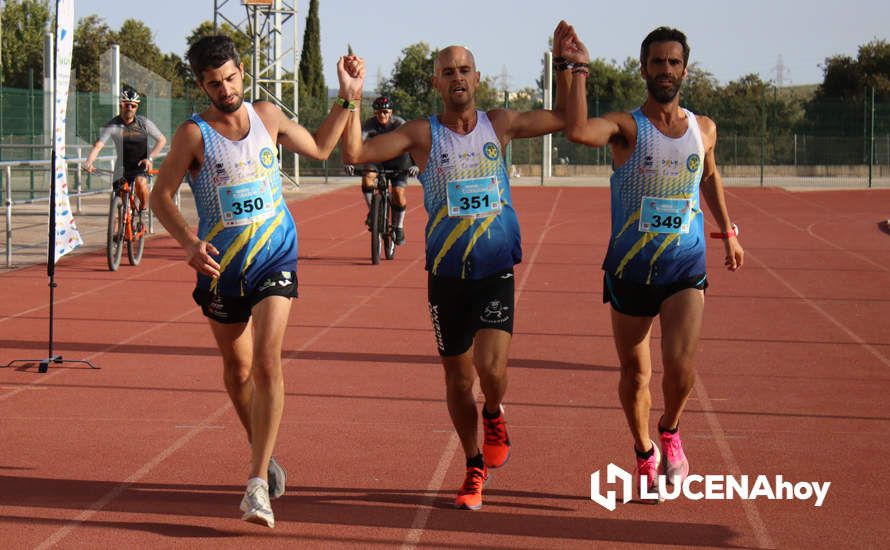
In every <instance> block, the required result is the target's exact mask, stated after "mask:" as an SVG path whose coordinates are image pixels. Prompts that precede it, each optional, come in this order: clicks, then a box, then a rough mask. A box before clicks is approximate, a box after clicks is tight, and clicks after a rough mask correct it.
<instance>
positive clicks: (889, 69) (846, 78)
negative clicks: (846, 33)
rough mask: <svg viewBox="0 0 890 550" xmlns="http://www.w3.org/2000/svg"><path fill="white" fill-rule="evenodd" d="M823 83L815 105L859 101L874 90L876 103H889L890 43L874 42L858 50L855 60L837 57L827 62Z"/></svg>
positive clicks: (815, 99)
mask: <svg viewBox="0 0 890 550" xmlns="http://www.w3.org/2000/svg"><path fill="white" fill-rule="evenodd" d="M823 72H824V75H825V76H824V79H823V81H822V84H821V85H820V86H819V88H818V89H817V90H816V94H815V97H814V98H813V101H814V102H815V103H819V102H825V101H851V100H852V101H858V100H862V99H863V98H864V97H865V88H866V87H871V86H873V87H874V88H875V99H876V100H877V101H888V100H890V43H888V42H887V41H885V40H872V41H871V42H869V43H868V44H864V45H862V46H859V53H858V55H857V57H856V59H853V58H852V57H850V56H847V55H836V56H833V57H829V58H827V59H826V60H825V65H824V66H823Z"/></svg>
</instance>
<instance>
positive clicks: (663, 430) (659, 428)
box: [658, 424, 680, 435]
mask: <svg viewBox="0 0 890 550" xmlns="http://www.w3.org/2000/svg"><path fill="white" fill-rule="evenodd" d="M679 429H680V425H679V424H677V427H676V428H674V429H673V430H668V429H667V428H662V427H661V424H659V425H658V433H660V434H671V435H676V434H677V431H678V430H679Z"/></svg>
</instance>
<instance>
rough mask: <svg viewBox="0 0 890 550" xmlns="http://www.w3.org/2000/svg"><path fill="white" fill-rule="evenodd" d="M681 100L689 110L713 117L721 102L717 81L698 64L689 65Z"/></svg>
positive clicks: (681, 90) (681, 91) (681, 89)
mask: <svg viewBox="0 0 890 550" xmlns="http://www.w3.org/2000/svg"><path fill="white" fill-rule="evenodd" d="M680 99H681V101H682V104H683V106H684V107H686V108H687V109H689V110H691V111H693V112H695V113H699V114H702V115H705V116H711V114H712V113H713V112H714V111H715V109H717V106H718V105H719V102H720V93H719V84H718V83H717V79H716V78H714V75H713V74H711V73H709V72H708V71H706V70H704V69H702V68H701V67H699V66H698V64H697V63H693V64H691V65H689V67H688V68H687V74H686V78H685V79H683V86H682V87H681V88H680Z"/></svg>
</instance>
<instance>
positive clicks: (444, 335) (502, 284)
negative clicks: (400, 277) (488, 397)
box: [427, 269, 515, 357]
mask: <svg viewBox="0 0 890 550" xmlns="http://www.w3.org/2000/svg"><path fill="white" fill-rule="evenodd" d="M427 280H428V283H427V285H428V286H427V296H428V300H429V308H430V318H431V320H432V322H433V331H434V332H435V335H436V346H437V347H438V348H439V355H442V356H443V357H450V356H454V355H460V354H462V353H464V352H465V351H467V350H468V349H470V346H472V345H473V339H474V338H475V337H476V331H478V330H479V329H483V328H492V329H496V330H503V331H504V332H508V333H510V334H513V318H514V314H515V312H514V309H513V290H514V282H513V270H512V269H510V270H507V271H504V272H501V273H498V274H496V275H492V276H491V277H487V278H485V279H478V280H468V279H451V278H444V277H435V276H433V275H431V274H430V275H428V276H427Z"/></svg>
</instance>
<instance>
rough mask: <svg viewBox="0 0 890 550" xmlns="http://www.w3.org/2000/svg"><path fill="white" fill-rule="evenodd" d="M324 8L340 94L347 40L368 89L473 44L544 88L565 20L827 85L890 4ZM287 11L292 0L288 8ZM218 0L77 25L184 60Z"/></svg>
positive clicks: (599, 43) (107, 8)
mask: <svg viewBox="0 0 890 550" xmlns="http://www.w3.org/2000/svg"><path fill="white" fill-rule="evenodd" d="M217 3H218V4H222V5H223V7H222V8H221V10H222V11H223V13H225V14H226V15H227V16H228V17H230V18H231V19H233V20H235V21H236V22H240V21H242V20H243V19H244V17H245V15H244V14H245V10H244V8H243V7H242V6H241V2H240V0H228V1H225V0H217ZM668 4H669V3H668V2H664V1H660V2H659V1H654V0H637V1H633V2H629V3H628V4H624V3H621V2H608V3H607V2H594V1H591V0H547V1H546V2H541V1H537V2H531V1H529V0H513V1H504V0H488V1H485V2H480V1H478V0H449V1H447V2H439V3H435V4H434V3H431V2H425V1H418V0H411V1H406V0H389V1H388V2H386V1H384V2H368V1H366V0H363V1H359V0H320V4H319V18H320V23H321V47H322V61H323V63H324V75H325V83H326V84H327V86H328V87H329V88H335V87H336V83H337V72H336V62H337V58H338V57H339V56H340V55H343V54H344V53H345V52H346V48H347V44H349V45H352V48H353V50H354V51H355V52H356V53H357V54H358V55H361V56H362V57H363V58H364V59H365V63H366V67H367V73H366V74H367V76H366V79H367V83H366V85H365V89H366V91H367V90H373V89H374V88H376V85H377V80H378V77H381V76H382V77H383V78H387V77H389V76H390V74H391V73H392V69H393V66H394V64H395V62H396V60H397V59H398V58H399V57H400V56H401V51H402V49H403V48H405V47H406V46H408V45H410V44H414V43H416V42H421V41H424V42H426V43H427V44H429V45H430V46H431V47H434V48H441V47H444V46H447V45H449V44H461V45H464V46H467V47H469V48H470V49H471V50H472V51H473V53H474V54H475V56H476V64H477V66H478V68H479V70H480V71H481V72H482V75H483V76H486V75H490V76H494V77H498V78H501V77H502V75H503V74H504V73H506V75H507V82H508V87H509V88H510V89H513V90H515V89H520V88H523V87H527V86H535V79H536V78H537V77H538V75H539V74H540V70H541V58H542V56H543V52H544V51H545V50H546V49H547V44H548V38H549V37H551V36H552V35H553V29H554V28H555V27H556V24H557V23H558V22H559V20H560V19H565V20H566V21H568V22H569V23H570V24H572V25H573V26H574V27H575V29H576V31H577V33H578V35H579V36H580V38H581V40H582V41H583V42H584V43H585V45H586V46H587V49H588V51H589V52H590V55H591V57H592V58H602V59H605V60H606V61H612V60H616V61H618V62H623V61H624V60H625V59H626V58H627V57H629V56H632V57H636V56H638V55H639V48H640V42H641V41H642V39H643V37H644V36H645V35H646V34H647V33H648V32H649V31H651V30H652V29H654V28H655V27H658V26H661V25H668V26H673V27H676V28H679V29H680V30H682V31H683V32H685V33H686V35H687V37H688V40H689V45H690V47H691V50H692V53H691V56H690V62H695V63H698V66H699V67H700V68H702V69H704V70H706V71H708V72H710V73H711V74H713V75H714V76H715V77H716V78H717V80H718V81H719V82H720V83H721V84H726V83H727V82H729V81H732V80H736V79H738V78H740V77H742V76H744V75H747V74H751V73H755V74H757V75H760V76H761V77H762V78H763V79H765V80H774V81H775V80H776V78H777V74H778V71H777V66H779V60H780V58H781V61H782V65H783V66H784V71H782V72H783V76H782V81H783V82H784V84H786V85H788V84H818V83H821V82H822V77H823V73H822V68H821V65H822V64H823V63H824V61H825V58H826V57H830V56H834V55H839V54H842V55H849V56H852V57H854V58H855V57H856V52H857V50H858V47H859V46H860V45H862V44H865V43H867V42H869V41H871V40H873V39H875V38H879V39H884V40H887V39H890V26H888V24H887V22H888V21H890V2H887V1H886V0H846V1H845V2H843V3H838V2H831V3H829V2H826V1H825V0H811V1H810V2H803V1H801V0H749V1H747V2H729V1H727V0H708V1H702V0H688V1H684V0H677V1H675V2H673V3H670V5H671V6H673V8H672V9H668V7H667V6H668ZM290 5H292V6H293V5H294V4H293V0H290ZM308 6H309V0H297V1H296V7H297V10H298V13H297V18H296V19H297V33H298V36H299V39H300V41H302V36H303V31H304V29H305V18H306V13H307V11H308ZM213 12H214V1H213V0H153V1H151V2H137V3H127V2H118V1H109V0H75V18H76V19H79V18H81V17H85V16H87V15H90V14H97V15H99V16H100V17H103V18H104V19H105V21H106V22H107V23H108V25H109V26H111V27H112V28H113V29H118V28H120V25H121V23H122V22H123V21H124V20H125V19H127V18H137V19H141V20H142V21H143V22H144V23H145V24H146V25H147V26H148V27H149V28H151V29H152V30H153V31H154V33H155V43H156V44H157V45H158V47H160V49H161V51H163V52H164V53H169V52H173V53H177V54H179V55H183V54H184V53H185V49H186V42H185V39H186V37H187V36H188V35H189V33H190V32H191V31H192V30H193V29H194V28H195V27H196V26H198V25H199V24H200V23H201V22H202V21H205V20H212V19H213Z"/></svg>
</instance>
